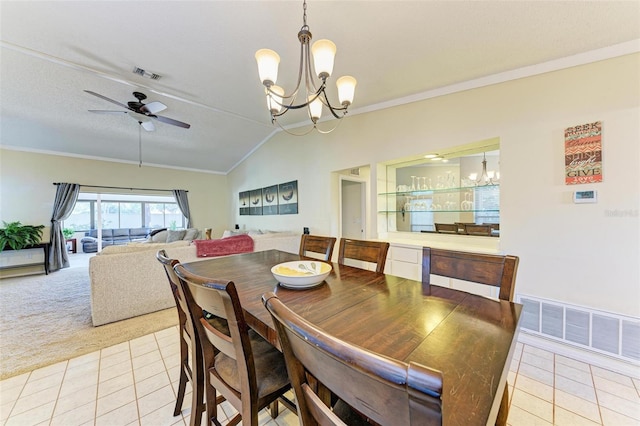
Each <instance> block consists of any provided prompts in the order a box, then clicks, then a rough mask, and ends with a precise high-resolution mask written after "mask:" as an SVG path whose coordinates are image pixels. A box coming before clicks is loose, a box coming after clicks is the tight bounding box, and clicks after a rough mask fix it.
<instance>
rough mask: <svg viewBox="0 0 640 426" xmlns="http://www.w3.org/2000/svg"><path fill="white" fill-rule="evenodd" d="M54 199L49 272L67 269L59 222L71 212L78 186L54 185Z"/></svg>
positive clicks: (63, 240) (69, 184)
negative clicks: (55, 187) (55, 186)
mask: <svg viewBox="0 0 640 426" xmlns="http://www.w3.org/2000/svg"><path fill="white" fill-rule="evenodd" d="M56 185H57V186H58V188H57V189H56V199H55V201H54V203H53V213H52V215H51V240H50V241H51V246H50V247H49V271H57V270H59V269H62V268H68V267H69V255H68V254H67V245H66V243H65V239H64V235H62V225H61V223H60V222H61V221H63V220H65V219H66V218H68V217H69V216H70V215H71V212H73V207H74V206H75V205H76V200H77V199H78V194H79V193H80V185H79V184H77V183H58V184H56Z"/></svg>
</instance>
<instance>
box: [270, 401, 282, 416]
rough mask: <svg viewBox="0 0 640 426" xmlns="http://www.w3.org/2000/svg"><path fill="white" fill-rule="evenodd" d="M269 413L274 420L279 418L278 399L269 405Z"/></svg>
mask: <svg viewBox="0 0 640 426" xmlns="http://www.w3.org/2000/svg"><path fill="white" fill-rule="evenodd" d="M269 413H271V418H272V419H275V418H276V417H278V414H279V413H280V408H279V407H278V400H277V399H276V400H275V401H273V402H272V403H271V404H269Z"/></svg>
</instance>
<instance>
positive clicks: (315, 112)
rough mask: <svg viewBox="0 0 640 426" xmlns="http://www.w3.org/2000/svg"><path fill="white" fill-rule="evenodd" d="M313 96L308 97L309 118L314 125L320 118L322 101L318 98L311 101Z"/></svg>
mask: <svg viewBox="0 0 640 426" xmlns="http://www.w3.org/2000/svg"><path fill="white" fill-rule="evenodd" d="M313 97H314V95H312V96H309V118H311V121H313V122H314V123H316V122H317V121H318V120H320V117H322V101H321V100H320V97H317V98H316V99H314V100H312V99H313Z"/></svg>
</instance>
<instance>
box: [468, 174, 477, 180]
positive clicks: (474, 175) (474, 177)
mask: <svg viewBox="0 0 640 426" xmlns="http://www.w3.org/2000/svg"><path fill="white" fill-rule="evenodd" d="M476 179H478V174H477V173H471V174H470V175H469V180H472V181H474V182H475V180H476Z"/></svg>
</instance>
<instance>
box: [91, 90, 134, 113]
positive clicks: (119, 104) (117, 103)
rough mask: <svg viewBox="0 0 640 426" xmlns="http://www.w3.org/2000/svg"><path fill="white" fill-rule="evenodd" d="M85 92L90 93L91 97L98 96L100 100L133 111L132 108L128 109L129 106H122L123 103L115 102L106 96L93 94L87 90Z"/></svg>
mask: <svg viewBox="0 0 640 426" xmlns="http://www.w3.org/2000/svg"><path fill="white" fill-rule="evenodd" d="M85 92H87V93H89V94H90V95H93V96H97V97H99V98H100V99H104V100H105V101H107V102H111V103H112V104H116V105H118V106H119V107H122V108H124V109H128V110H131V108H129V107H128V106H126V105H125V104H121V103H120V102H118V101H114V100H113V99H109V98H107V97H106V96H102V95H101V94H99V93H96V92H92V91H91V90H85Z"/></svg>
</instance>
